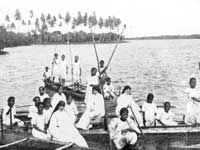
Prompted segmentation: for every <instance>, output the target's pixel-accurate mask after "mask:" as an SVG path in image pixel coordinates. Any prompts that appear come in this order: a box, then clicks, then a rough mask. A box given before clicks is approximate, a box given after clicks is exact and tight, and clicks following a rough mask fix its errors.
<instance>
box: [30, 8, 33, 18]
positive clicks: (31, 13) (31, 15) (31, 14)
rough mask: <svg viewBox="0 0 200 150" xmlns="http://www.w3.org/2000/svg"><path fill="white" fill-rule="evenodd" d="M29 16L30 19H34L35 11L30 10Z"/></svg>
mask: <svg viewBox="0 0 200 150" xmlns="http://www.w3.org/2000/svg"><path fill="white" fill-rule="evenodd" d="M29 14H30V18H33V17H34V13H33V10H30V11H29Z"/></svg>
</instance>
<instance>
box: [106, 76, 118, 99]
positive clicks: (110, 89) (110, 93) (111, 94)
mask: <svg viewBox="0 0 200 150" xmlns="http://www.w3.org/2000/svg"><path fill="white" fill-rule="evenodd" d="M103 92H104V97H105V98H106V99H114V98H116V94H115V89H114V86H113V85H112V84H111V78H110V77H107V78H106V83H105V85H104V86H103Z"/></svg>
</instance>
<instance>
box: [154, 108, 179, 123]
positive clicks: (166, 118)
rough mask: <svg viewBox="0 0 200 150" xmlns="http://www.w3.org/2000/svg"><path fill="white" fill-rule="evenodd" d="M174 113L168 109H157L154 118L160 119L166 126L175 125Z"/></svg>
mask: <svg viewBox="0 0 200 150" xmlns="http://www.w3.org/2000/svg"><path fill="white" fill-rule="evenodd" d="M174 117H175V115H174V114H173V113H172V112H171V111H169V112H165V111H164V109H161V110H159V111H158V114H157V116H156V118H157V119H158V120H160V121H161V122H162V123H163V124H164V125H166V126H176V125H178V124H177V122H175V121H174Z"/></svg>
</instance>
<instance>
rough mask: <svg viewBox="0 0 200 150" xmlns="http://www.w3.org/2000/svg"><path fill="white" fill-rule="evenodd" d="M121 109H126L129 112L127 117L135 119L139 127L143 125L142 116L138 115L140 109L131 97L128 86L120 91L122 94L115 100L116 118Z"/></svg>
mask: <svg viewBox="0 0 200 150" xmlns="http://www.w3.org/2000/svg"><path fill="white" fill-rule="evenodd" d="M123 107H125V108H128V110H129V112H130V113H129V117H131V118H133V119H134V120H135V119H137V121H138V122H139V124H140V125H141V126H142V125H143V121H142V115H141V113H140V111H141V109H140V107H139V106H138V105H137V104H136V102H135V101H134V100H133V98H132V97H131V87H130V86H128V85H127V86H125V87H124V89H123V90H122V94H121V95H120V96H119V97H118V99H117V107H116V115H117V116H120V110H121V108H123ZM135 117H136V118H135Z"/></svg>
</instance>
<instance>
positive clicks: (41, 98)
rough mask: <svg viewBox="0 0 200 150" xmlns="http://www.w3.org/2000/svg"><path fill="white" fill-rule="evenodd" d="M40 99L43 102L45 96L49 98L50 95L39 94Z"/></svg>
mask: <svg viewBox="0 0 200 150" xmlns="http://www.w3.org/2000/svg"><path fill="white" fill-rule="evenodd" d="M39 97H40V101H41V102H43V101H44V99H45V98H49V95H48V94H46V93H44V94H43V95H39Z"/></svg>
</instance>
